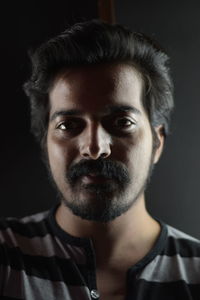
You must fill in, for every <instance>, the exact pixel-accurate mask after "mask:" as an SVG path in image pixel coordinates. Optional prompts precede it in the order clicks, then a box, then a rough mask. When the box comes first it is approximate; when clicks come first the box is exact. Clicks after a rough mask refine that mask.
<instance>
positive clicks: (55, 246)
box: [0, 228, 86, 264]
mask: <svg viewBox="0 0 200 300" xmlns="http://www.w3.org/2000/svg"><path fill="white" fill-rule="evenodd" d="M0 241H1V243H5V244H6V245H7V246H8V247H10V248H12V247H19V248H20V250H21V251H22V252H23V253H24V254H28V255H40V256H45V257H51V256H55V255H56V256H58V257H60V258H66V259H70V258H71V259H73V260H74V261H75V262H76V263H78V264H86V257H85V253H84V250H83V248H81V247H76V246H71V245H69V244H64V245H63V243H62V242H61V241H60V240H59V238H57V237H56V236H53V237H52V236H51V235H50V234H47V235H45V236H44V237H33V238H28V237H24V236H21V235H20V234H17V233H15V234H14V235H13V233H12V231H11V230H10V229H9V228H7V229H6V230H4V231H2V232H0Z"/></svg>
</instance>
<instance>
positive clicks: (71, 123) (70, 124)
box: [56, 119, 83, 132]
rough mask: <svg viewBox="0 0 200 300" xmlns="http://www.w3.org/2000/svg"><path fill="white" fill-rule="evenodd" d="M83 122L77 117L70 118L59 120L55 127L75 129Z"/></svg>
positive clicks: (62, 129)
mask: <svg viewBox="0 0 200 300" xmlns="http://www.w3.org/2000/svg"><path fill="white" fill-rule="evenodd" d="M82 126H83V122H82V121H81V120H79V119H70V120H65V121H62V122H60V123H59V124H58V125H57V126H56V129H59V130H61V131H69V132H70V131H77V130H80V128H82Z"/></svg>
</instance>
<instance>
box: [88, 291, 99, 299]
mask: <svg viewBox="0 0 200 300" xmlns="http://www.w3.org/2000/svg"><path fill="white" fill-rule="evenodd" d="M90 295H91V297H92V298H93V299H99V297H100V294H99V292H98V291H97V290H91V292H90Z"/></svg>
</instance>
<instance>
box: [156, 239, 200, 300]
mask: <svg viewBox="0 0 200 300" xmlns="http://www.w3.org/2000/svg"><path fill="white" fill-rule="evenodd" d="M176 254H180V256H182V257H194V256H195V257H200V243H198V242H195V241H191V240H186V239H184V238H183V239H176V238H174V237H171V236H170V237H168V239H167V241H166V244H165V248H164V249H163V251H162V253H161V255H168V256H173V255H176ZM199 299H200V297H199Z"/></svg>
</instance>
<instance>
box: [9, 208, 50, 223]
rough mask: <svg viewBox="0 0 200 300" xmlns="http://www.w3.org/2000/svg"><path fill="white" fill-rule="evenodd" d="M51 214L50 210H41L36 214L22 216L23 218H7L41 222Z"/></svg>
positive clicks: (25, 221)
mask: <svg viewBox="0 0 200 300" xmlns="http://www.w3.org/2000/svg"><path fill="white" fill-rule="evenodd" d="M48 214H49V211H48V210H47V211H43V212H39V213H36V214H34V215H30V216H26V217H22V218H14V217H7V218H6V220H8V221H17V222H20V223H24V224H26V223H29V222H40V221H42V220H43V219H45V218H46V217H47V216H48Z"/></svg>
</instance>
